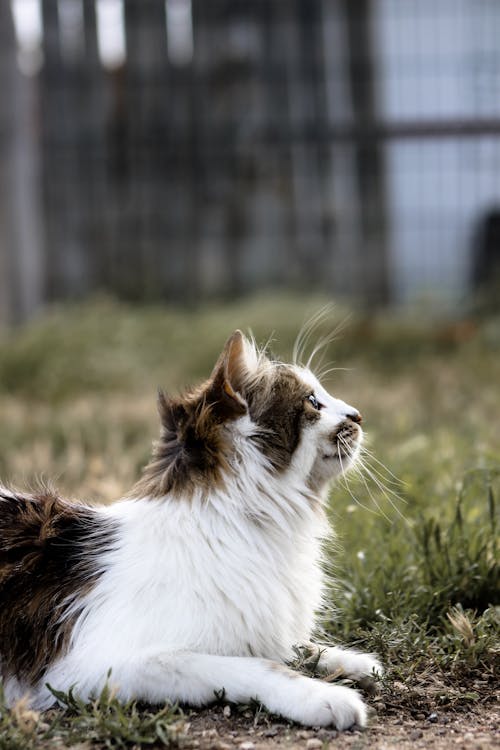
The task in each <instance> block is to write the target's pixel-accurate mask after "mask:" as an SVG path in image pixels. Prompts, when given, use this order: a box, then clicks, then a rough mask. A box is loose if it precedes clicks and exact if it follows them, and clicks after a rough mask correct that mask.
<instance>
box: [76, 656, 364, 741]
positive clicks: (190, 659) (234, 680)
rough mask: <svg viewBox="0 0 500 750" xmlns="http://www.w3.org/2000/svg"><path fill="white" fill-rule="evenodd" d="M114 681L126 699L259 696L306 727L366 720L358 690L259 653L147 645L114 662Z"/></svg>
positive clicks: (201, 701) (204, 700)
mask: <svg viewBox="0 0 500 750" xmlns="http://www.w3.org/2000/svg"><path fill="white" fill-rule="evenodd" d="M110 682H111V685H112V686H113V688H114V689H115V690H116V691H117V695H118V697H119V698H120V699H122V700H129V699H132V698H137V699H140V700H144V701H148V702H152V703H159V702H163V701H165V700H169V701H173V702H175V701H177V702H180V703H187V704H190V705H194V706H202V705H206V704H208V703H210V702H212V701H213V700H214V699H215V698H216V696H217V694H219V693H221V692H223V694H224V696H225V697H226V698H227V699H228V700H230V701H234V702H235V703H248V702H249V701H251V700H253V699H254V700H257V701H259V702H260V703H262V704H263V705H264V706H265V707H266V708H267V709H268V710H270V711H272V712H273V713H276V714H279V715H281V716H284V717H286V718H287V719H292V720H293V721H297V722H299V723H301V724H305V725H307V726H328V725H335V726H336V727H337V728H338V729H347V728H348V727H350V726H352V725H354V724H357V725H359V726H364V724H365V722H366V708H365V705H364V703H363V701H362V699H361V698H360V697H359V695H358V694H357V693H356V691H354V690H352V689H350V688H347V687H343V686H340V685H331V684H329V683H326V682H322V681H320V680H315V679H313V678H310V677H306V676H304V675H300V674H298V673H297V672H294V671H292V670H291V669H288V668H287V667H284V666H283V665H281V664H278V663H276V662H272V661H268V660H265V659H259V658H254V657H242V656H213V655H209V654H198V653H193V652H175V653H168V652H164V651H153V650H149V649H148V651H147V652H144V653H142V654H141V655H140V656H138V657H134V659H133V660H131V661H130V662H127V663H124V664H123V665H121V666H120V665H115V666H114V667H113V669H112V673H111V678H110ZM77 691H78V687H77Z"/></svg>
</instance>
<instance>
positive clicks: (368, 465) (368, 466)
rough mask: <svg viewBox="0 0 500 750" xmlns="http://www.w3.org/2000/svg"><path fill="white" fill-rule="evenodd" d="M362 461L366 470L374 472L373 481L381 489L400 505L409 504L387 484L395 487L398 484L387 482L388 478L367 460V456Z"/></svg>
mask: <svg viewBox="0 0 500 750" xmlns="http://www.w3.org/2000/svg"><path fill="white" fill-rule="evenodd" d="M362 461H363V465H364V466H365V468H366V469H367V470H368V469H369V470H370V471H371V472H372V479H373V481H375V482H377V483H378V484H379V486H380V488H383V489H384V491H385V492H387V493H388V494H389V495H392V497H393V498H394V499H395V500H396V501H397V502H398V503H403V504H404V505H406V504H407V501H406V500H405V498H404V497H402V496H401V495H400V494H399V493H398V492H396V491H395V490H393V489H392V488H391V487H389V486H388V484H387V482H388V483H390V484H393V485H395V484H396V483H395V482H393V481H391V480H387V478H386V477H385V476H384V475H383V474H382V473H381V472H380V471H378V470H377V469H376V468H375V467H374V466H373V465H372V464H371V463H370V461H369V460H368V459H367V458H366V456H362ZM376 477H377V479H376Z"/></svg>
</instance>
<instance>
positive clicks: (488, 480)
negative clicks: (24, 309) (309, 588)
mask: <svg viewBox="0 0 500 750" xmlns="http://www.w3.org/2000/svg"><path fill="white" fill-rule="evenodd" d="M323 303H324V300H322V299H303V298H296V297H287V296H280V297H278V298H274V299H270V298H266V297H261V298H255V299H251V300H247V301H244V302H239V303H235V304H231V305H225V306H213V307H210V308H205V309H203V310H202V311H189V312H186V311H179V310H176V309H169V308H166V307H160V306H157V307H149V308H134V307H129V306H123V305H120V304H118V303H115V302H112V301H110V300H107V299H100V300H95V301H93V302H92V303H89V304H85V305H80V306H75V307H70V308H62V309H54V310H52V311H51V312H49V313H47V314H46V315H45V316H44V317H43V318H42V319H40V320H38V321H36V322H35V323H33V324H31V325H30V326H27V327H25V328H23V329H19V330H17V331H14V332H13V333H11V334H10V335H7V334H4V336H3V338H0V412H1V414H2V427H3V429H2V431H1V433H0V477H1V478H2V479H3V480H4V481H11V482H12V483H13V484H15V485H18V486H25V485H26V484H30V483H31V482H32V481H33V479H34V478H36V477H39V476H42V477H50V478H55V479H56V480H57V483H58V485H59V487H60V489H61V491H63V492H65V493H67V494H68V495H70V496H81V497H85V498H87V499H93V500H99V501H104V502H108V501H111V500H112V499H113V498H116V497H118V496H120V495H121V494H122V493H124V492H126V490H127V489H128V488H129V487H130V486H131V485H132V484H133V482H134V481H135V479H136V478H137V476H138V472H139V470H140V467H141V466H142V465H143V463H144V461H145V459H146V457H147V455H148V452H149V447H150V443H151V440H152V439H153V438H154V437H155V435H156V431H157V421H156V413H155V390H156V388H157V386H158V385H162V386H165V387H166V388H167V389H171V390H172V389H173V390H175V389H177V388H179V387H180V386H182V385H183V384H186V383H192V382H196V381H197V380H198V379H200V378H202V377H205V376H206V375H207V374H208V373H209V371H210V369H211V367H212V365H213V363H214V361H215V358H216V356H217V353H218V351H219V349H220V347H221V346H222V343H223V340H224V338H225V337H226V336H227V335H228V334H229V333H230V332H231V330H232V329H233V328H235V327H237V326H239V327H241V328H243V329H248V327H251V328H252V329H253V331H254V333H255V335H256V338H257V340H259V341H265V340H267V339H268V337H269V336H270V335H271V334H272V333H273V330H274V331H276V337H277V340H276V341H273V342H272V343H271V347H272V349H273V350H274V351H275V352H276V353H277V354H278V355H281V356H283V357H284V358H287V357H289V356H290V352H291V349H292V345H293V340H294V338H295V336H296V334H297V331H298V329H299V328H300V326H301V324H302V322H303V321H304V319H305V318H307V317H308V315H311V313H313V312H314V311H315V310H317V309H318V308H319V307H320V306H321V305H322V304H323ZM345 314H346V313H345V311H344V310H342V309H340V308H337V309H336V310H335V311H334V315H333V317H334V319H335V321H334V322H338V321H339V319H340V320H341V319H342V318H344V317H345ZM331 326H332V321H331V320H329V321H325V322H324V323H323V324H322V325H321V326H320V330H319V332H318V335H321V333H325V332H328V330H329V328H331ZM499 330H500V325H499V320H498V318H497V319H495V318H493V317H492V316H491V315H490V316H489V317H487V318H482V319H472V318H471V319H467V320H464V321H460V322H443V323H441V324H439V325H435V324H432V323H431V322H430V321H426V320H425V319H423V318H422V317H419V318H418V319H417V322H415V319H414V320H413V322H412V321H409V320H404V319H395V318H392V319H391V318H382V317H380V318H376V319H367V318H364V317H363V316H360V315H353V316H351V318H350V321H349V322H348V325H347V327H346V330H345V332H344V333H343V334H342V336H341V337H339V338H338V339H337V340H336V341H335V342H333V344H332V345H331V346H330V347H329V349H328V352H327V359H333V360H335V363H334V364H335V365H336V366H338V367H339V368H346V369H339V370H337V371H333V372H332V373H331V374H330V375H329V376H328V387H329V388H330V390H331V391H332V392H334V393H336V394H338V395H339V396H340V397H342V398H343V399H345V400H346V401H348V402H350V403H353V404H355V405H356V406H357V407H359V408H360V410H361V411H362V413H363V415H364V421H365V425H366V429H367V444H368V451H369V452H368V453H367V454H366V457H365V460H366V468H365V470H364V472H363V476H356V475H353V476H352V477H351V478H350V479H349V482H348V485H347V486H345V485H344V483H343V482H340V483H339V484H338V485H337V486H336V487H335V488H334V490H333V491H332V493H331V502H330V515H331V518H332V521H333V523H334V525H335V528H336V531H337V543H336V545H335V547H336V549H333V548H331V549H329V550H328V551H327V552H328V557H329V563H330V564H331V566H332V568H333V569H334V571H335V577H336V581H337V583H336V585H335V590H334V591H333V590H332V602H333V601H335V605H336V608H337V609H336V610H332V611H331V612H328V613H327V614H326V615H325V617H324V622H323V626H324V628H325V629H326V630H327V631H328V633H329V634H330V635H332V636H334V637H335V638H337V639H339V640H340V641H342V642H345V643H352V644H355V645H358V646H360V647H362V648H364V649H371V650H374V651H377V652H378V653H380V654H381V656H382V657H383V659H384V661H385V663H386V665H387V676H386V678H385V680H384V684H383V686H382V693H381V696H379V698H378V699H377V700H378V701H383V703H384V706H385V709H384V710H386V711H388V712H390V711H398V712H402V713H403V714H404V713H405V712H407V713H409V714H412V715H413V714H414V713H415V712H424V713H425V712H430V711H432V710H434V709H435V708H436V707H439V706H445V707H448V708H453V709H455V710H462V709H463V708H464V707H467V706H470V705H471V704H473V703H477V702H478V701H481V702H484V701H488V700H489V699H490V697H491V694H492V687H493V685H494V681H495V679H498V673H497V670H498V663H499V658H500V643H499V637H498V632H499V609H498V604H499V601H498V598H499V597H498V592H499V590H500V585H499V584H500V581H499V575H498V547H497V544H498V542H497V539H498V509H499V506H500V446H499V441H498V424H499V423H500V395H499V391H498V383H500V335H499V333H498V332H499ZM379 462H381V463H379ZM385 466H386V467H387V468H384V467H385ZM393 475H395V477H397V478H398V479H397V480H396V479H395V478H394V476H393ZM378 483H381V484H382V487H379V486H378ZM0 715H1V718H0V750H3V748H9V749H10V748H17V747H19V748H21V747H22V748H31V747H35V746H36V747H44V746H46V747H52V746H53V745H54V743H55V744H59V746H62V747H64V746H72V745H74V744H75V743H78V742H85V743H87V745H86V746H98V747H112V746H113V747H133V746H141V745H142V746H145V747H147V746H148V743H149V744H150V745H152V746H153V745H154V746H168V745H172V744H179V743H180V744H182V743H189V740H188V739H187V737H186V734H185V731H184V730H185V721H184V718H183V716H182V714H181V713H179V711H178V710H176V709H170V708H167V709H162V710H160V711H159V712H156V713H155V712H154V711H153V710H152V709H148V708H147V707H141V706H136V705H134V704H132V705H129V706H127V707H122V706H120V705H119V704H118V703H117V702H116V701H115V700H114V699H113V697H112V696H111V695H109V694H108V693H105V694H104V695H103V696H101V699H100V700H98V701H97V702H95V703H93V704H90V705H88V706H84V705H81V704H79V703H78V702H77V701H75V700H74V698H72V697H71V696H68V697H67V702H66V704H65V707H64V708H63V709H60V710H58V711H54V712H49V713H48V714H44V715H43V716H38V715H36V714H33V715H31V714H30V712H29V710H28V709H27V708H26V707H23V706H21V707H20V708H19V710H18V712H17V714H16V712H6V711H5V709H4V710H1V711H0ZM57 738H58V739H57ZM51 743H52V744H51Z"/></svg>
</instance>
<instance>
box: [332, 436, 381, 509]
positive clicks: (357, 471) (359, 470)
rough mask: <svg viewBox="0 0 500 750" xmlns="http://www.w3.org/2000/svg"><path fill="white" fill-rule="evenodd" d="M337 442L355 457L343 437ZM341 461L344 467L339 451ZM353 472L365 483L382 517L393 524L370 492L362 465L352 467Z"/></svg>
mask: <svg viewBox="0 0 500 750" xmlns="http://www.w3.org/2000/svg"><path fill="white" fill-rule="evenodd" d="M337 440H340V441H341V442H342V445H343V447H344V449H345V451H346V452H347V453H348V455H349V458H352V457H353V451H352V449H351V447H350V446H349V444H348V443H347V442H346V441H345V440H344V439H343V438H342V437H340V436H339V438H338V439H337ZM339 461H340V463H341V465H342V458H341V453H340V450H339ZM351 471H354V473H355V474H356V475H357V476H359V477H360V479H361V481H362V482H363V484H364V485H365V487H366V490H367V492H368V494H369V496H370V499H371V500H372V502H373V503H374V505H375V507H376V508H377V510H378V512H379V513H380V515H382V516H383V517H384V518H385V519H386V521H388V522H389V523H392V521H391V519H390V518H389V517H388V516H387V515H386V513H385V512H384V511H383V510H382V508H381V507H380V505H379V503H378V501H377V499H376V498H375V497H374V495H373V493H372V491H371V490H370V487H369V486H368V483H367V481H366V479H365V477H364V475H363V472H362V465H361V467H360V466H359V465H358V464H356V463H354V464H353V466H352V468H351ZM344 475H345V474H344ZM350 494H351V497H353V495H352V493H350ZM359 504H360V503H359ZM361 507H365V506H361ZM370 510H371V512H372V513H376V511H374V510H373V509H370Z"/></svg>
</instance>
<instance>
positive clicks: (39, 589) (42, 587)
mask: <svg viewBox="0 0 500 750" xmlns="http://www.w3.org/2000/svg"><path fill="white" fill-rule="evenodd" d="M159 412H160V418H161V434H160V439H159V441H158V442H157V443H156V444H155V446H154V451H153V456H152V459H151V461H150V463H149V464H148V465H147V466H146V468H145V469H144V471H143V474H142V477H141V479H140V480H139V482H138V483H137V484H136V486H135V487H134V488H133V490H132V491H131V493H130V494H129V496H127V497H126V498H125V499H123V500H121V501H118V502H116V503H114V504H111V505H108V506H102V507H101V506H91V505H85V504H80V503H79V504H75V503H70V502H68V501H66V500H64V499H62V498H60V497H59V496H58V495H57V493H56V492H55V491H53V490H51V489H49V488H45V489H43V490H40V492H38V493H35V494H19V493H17V492H14V491H11V490H8V489H6V488H0V669H1V675H2V678H3V683H4V690H5V696H6V699H7V702H8V704H10V705H12V704H14V703H15V701H17V700H18V699H20V698H21V697H22V696H24V695H25V694H29V696H30V701H31V704H32V705H33V707H35V708H37V709H40V710H43V709H46V708H48V707H49V706H51V705H52V704H53V703H54V696H53V693H52V692H51V690H50V689H49V687H48V685H50V686H52V687H53V688H54V689H57V690H64V691H67V690H69V689H70V688H71V687H73V688H74V692H75V694H76V695H78V696H80V697H81V698H82V699H88V698H90V697H91V696H93V695H96V694H98V693H99V692H100V691H101V689H102V688H103V686H104V685H105V683H106V681H107V680H108V679H109V680H111V683H112V684H113V686H114V689H115V691H116V695H117V696H118V698H119V699H121V700H123V701H128V700H129V699H139V700H141V701H146V702H150V703H159V702H164V701H166V700H168V701H172V702H174V701H178V702H180V703H185V704H189V705H193V706H203V705H206V704H208V703H210V702H211V701H213V700H214V699H215V697H216V694H220V692H221V691H223V694H224V696H225V698H226V699H227V700H229V701H234V702H245V703H246V702H249V701H250V700H252V699H255V700H257V701H259V702H261V703H262V704H263V705H264V706H265V707H266V708H267V709H268V710H270V711H272V712H273V713H275V714H279V715H281V716H283V717H285V718H287V719H290V720H293V721H296V722H299V723H301V724H303V725H306V726H327V725H334V726H335V727H337V728H338V729H339V730H342V729H346V728H349V727H351V726H352V725H358V726H364V725H365V723H366V706H365V704H364V702H363V700H362V698H361V697H360V695H359V694H358V693H357V692H356V691H355V690H354V689H352V688H350V687H346V686H344V685H335V684H331V683H329V682H325V681H322V680H320V679H315V678H312V677H308V676H305V675H303V674H300V673H298V672H297V671H293V670H292V669H291V668H290V667H289V666H287V664H288V663H289V662H290V661H291V660H292V659H293V657H294V653H296V652H295V651H294V648H296V647H305V648H306V649H307V652H308V653H309V654H311V655H315V658H317V660H318V667H317V668H318V669H319V670H321V671H323V672H324V673H327V674H329V673H332V672H337V673H342V674H343V675H344V676H346V677H349V678H351V679H354V680H360V679H361V678H365V677H367V676H370V675H375V674H377V673H378V674H380V673H381V671H382V667H381V665H380V663H379V661H378V659H377V658H376V656H374V655H371V654H363V653H358V652H355V651H351V650H346V649H342V648H339V647H332V646H328V647H327V646H323V645H315V644H313V643H312V642H311V633H312V631H313V630H314V626H315V615H316V613H317V611H318V610H319V609H320V607H321V604H322V598H323V597H324V580H323V573H322V565H321V545H322V541H323V540H324V538H325V537H326V536H327V535H328V533H329V526H328V523H327V521H326V516H325V511H324V507H325V502H326V495H327V489H328V484H329V482H330V481H331V480H332V479H333V478H334V477H335V476H336V475H339V474H340V473H342V472H343V471H345V470H346V469H347V468H348V467H349V466H351V465H352V464H353V463H354V462H355V461H356V457H357V454H358V451H359V447H360V444H361V441H362V434H363V433H362V428H361V426H360V422H361V415H360V414H359V412H358V411H357V410H356V409H355V408H353V407H352V406H349V405H348V404H346V403H344V402H343V401H341V400H339V399H337V398H333V397H332V396H330V395H329V394H328V393H327V392H326V391H325V389H324V388H323V387H322V386H321V384H320V383H319V381H318V380H317V378H316V377H315V376H314V375H313V373H312V372H311V371H310V370H309V369H308V368H305V367H302V366H299V365H297V364H291V365H288V364H284V363H281V362H277V361H273V360H271V359H270V358H269V357H268V355H267V354H266V353H265V351H263V350H260V349H259V348H258V347H257V346H256V345H255V343H254V342H253V340H251V339H249V338H248V337H245V336H244V335H243V334H242V333H241V332H240V331H236V332H235V333H233V335H232V336H231V337H230V338H229V339H228V341H227V343H226V345H225V347H224V349H223V351H222V354H221V355H220V357H219V359H218V361H217V363H216V365H215V367H214V369H213V372H212V374H211V376H210V378H209V379H208V380H207V381H206V382H204V383H203V384H202V385H200V386H199V387H197V388H195V389H191V390H188V391H186V392H185V393H183V394H182V395H180V396H178V397H174V398H171V397H167V396H166V395H165V394H164V393H163V392H160V393H159ZM110 670H111V672H110Z"/></svg>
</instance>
